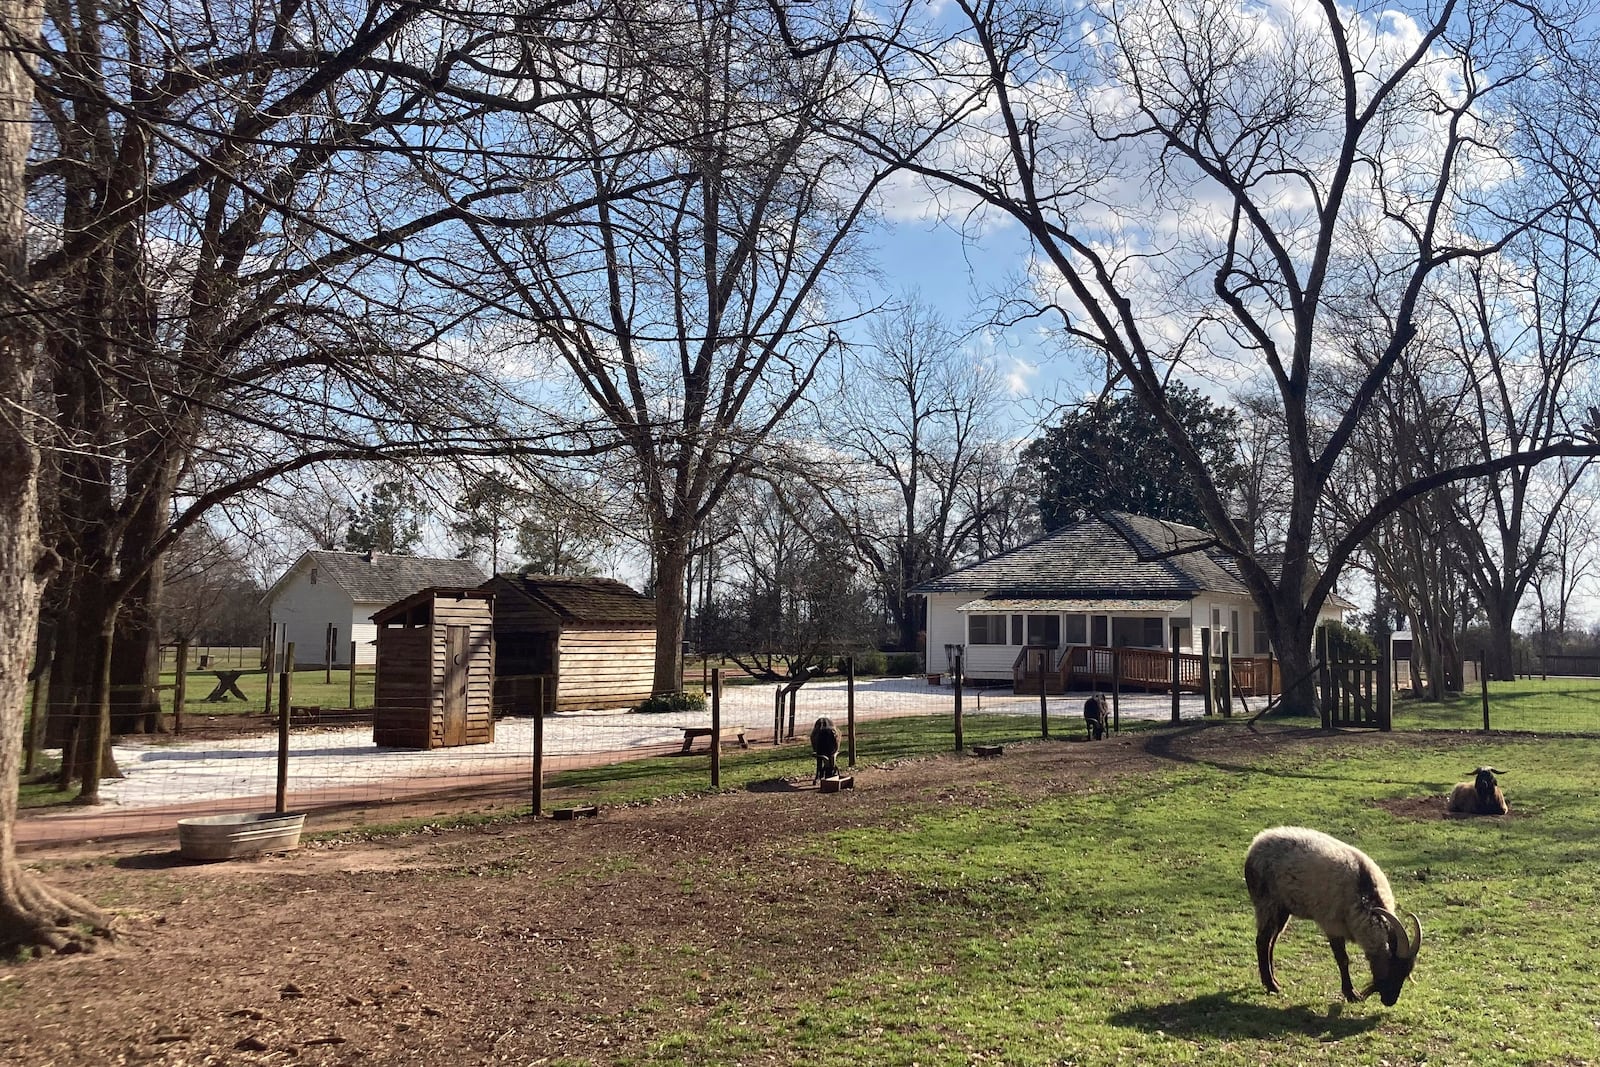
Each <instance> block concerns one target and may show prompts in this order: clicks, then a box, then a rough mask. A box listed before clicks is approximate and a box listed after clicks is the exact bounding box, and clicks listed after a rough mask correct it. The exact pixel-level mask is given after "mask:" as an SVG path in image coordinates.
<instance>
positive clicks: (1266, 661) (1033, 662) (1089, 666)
mask: <svg viewBox="0 0 1600 1067" xmlns="http://www.w3.org/2000/svg"><path fill="white" fill-rule="evenodd" d="M1041 655H1043V656H1045V657H1046V658H1047V659H1048V660H1049V661H1050V662H1049V667H1048V669H1047V671H1046V674H1045V692H1046V693H1047V694H1048V693H1066V692H1070V691H1072V690H1073V689H1105V688H1110V687H1111V685H1112V684H1113V683H1117V684H1120V685H1121V686H1122V687H1123V688H1125V689H1142V690H1144V691H1145V692H1147V693H1170V692H1172V653H1171V652H1168V651H1165V650H1163V649H1158V648H1122V649H1110V648H1101V647H1096V646H1092V645H1074V646H1072V647H1071V648H1067V649H1065V650H1058V649H1047V648H1043V647H1041V646H1037V645H1027V646H1024V647H1023V649H1022V651H1021V652H1019V653H1017V658H1016V660H1015V661H1014V662H1013V663H1012V665H1011V678H1012V690H1013V691H1014V692H1016V693H1018V694H1029V693H1037V692H1038V691H1039V660H1040V657H1041ZM1119 657H1120V659H1121V663H1120V665H1119V664H1118V663H1117V659H1118V658H1119ZM1232 665H1233V688H1234V691H1235V692H1236V693H1240V694H1243V695H1244V696H1270V695H1275V694H1276V693H1278V692H1279V691H1281V688H1282V685H1283V678H1282V675H1281V674H1280V672H1279V669H1278V663H1277V661H1276V660H1274V659H1272V658H1270V657H1267V656H1236V657H1234V658H1233V660H1232ZM1221 667H1222V658H1221V657H1220V656H1213V657H1212V670H1213V671H1217V670H1221ZM1119 669H1120V672H1121V677H1120V679H1118V678H1117V677H1116V672H1117V671H1118V670H1119ZM1204 673H1205V667H1204V657H1203V656H1201V655H1200V653H1198V652H1180V653H1178V691H1179V692H1182V693H1200V692H1204V688H1203V686H1202V680H1203V676H1204Z"/></svg>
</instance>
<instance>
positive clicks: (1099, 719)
mask: <svg viewBox="0 0 1600 1067" xmlns="http://www.w3.org/2000/svg"><path fill="white" fill-rule="evenodd" d="M1109 717H1110V713H1109V712H1108V711H1107V710H1106V702H1105V698H1104V697H1102V696H1101V695H1100V694H1099V693H1095V694H1094V695H1092V696H1090V697H1089V699H1088V700H1085V701H1084V702H1083V726H1084V729H1085V730H1087V731H1088V732H1089V737H1088V740H1090V741H1098V740H1100V739H1101V738H1103V737H1105V735H1106V719H1108V718H1109Z"/></svg>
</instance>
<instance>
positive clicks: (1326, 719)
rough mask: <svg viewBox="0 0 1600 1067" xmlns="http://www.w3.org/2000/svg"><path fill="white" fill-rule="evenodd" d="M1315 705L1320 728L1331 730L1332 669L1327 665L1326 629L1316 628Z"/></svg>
mask: <svg viewBox="0 0 1600 1067" xmlns="http://www.w3.org/2000/svg"><path fill="white" fill-rule="evenodd" d="M1317 681H1318V683H1319V684H1318V686H1317V689H1318V699H1317V705H1318V708H1319V709H1320V710H1321V712H1322V728H1323V729H1324V730H1331V729H1333V667H1332V666H1331V665H1330V664H1329V663H1328V628H1327V627H1326V626H1318V627H1317Z"/></svg>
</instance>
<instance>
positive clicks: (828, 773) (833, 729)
mask: <svg viewBox="0 0 1600 1067" xmlns="http://www.w3.org/2000/svg"><path fill="white" fill-rule="evenodd" d="M811 754H812V755H814V756H816V757H817V773H816V774H814V775H812V777H811V780H812V781H813V782H820V781H821V780H822V779H824V778H832V777H834V776H835V775H837V774H838V773H839V764H838V755H839V728H838V727H837V726H835V725H833V720H832V719H830V718H828V717H827V716H826V715H824V716H822V718H820V719H818V720H817V721H816V722H814V723H812V724H811Z"/></svg>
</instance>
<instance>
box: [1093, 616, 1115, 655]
mask: <svg viewBox="0 0 1600 1067" xmlns="http://www.w3.org/2000/svg"><path fill="white" fill-rule="evenodd" d="M1110 630H1111V620H1110V619H1109V618H1108V617H1107V616H1105V615H1096V616H1094V618H1093V621H1092V622H1091V623H1090V626H1089V632H1090V637H1089V643H1090V644H1093V645H1096V646H1098V647H1100V648H1105V647H1106V646H1108V645H1110V644H1111V633H1110Z"/></svg>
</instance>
